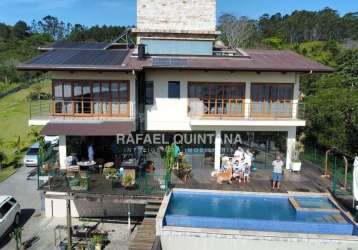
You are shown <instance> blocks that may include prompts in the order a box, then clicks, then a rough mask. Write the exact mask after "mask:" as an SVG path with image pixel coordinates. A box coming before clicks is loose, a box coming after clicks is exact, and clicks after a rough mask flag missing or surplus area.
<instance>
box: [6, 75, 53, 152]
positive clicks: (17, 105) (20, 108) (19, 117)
mask: <svg viewBox="0 0 358 250" xmlns="http://www.w3.org/2000/svg"><path fill="white" fill-rule="evenodd" d="M36 85H40V86H41V87H42V92H47V93H50V81H45V82H41V83H37V84H33V85H32V86H31V87H29V88H26V89H22V90H20V91H18V92H16V93H12V94H9V95H7V96H5V97H3V98H0V140H2V142H3V143H4V148H5V153H6V154H7V155H8V158H9V157H11V154H12V149H11V148H10V146H9V144H10V143H11V142H12V141H15V140H16V139H17V138H18V136H20V137H21V141H22V143H23V146H24V147H27V146H29V144H30V143H31V139H32V138H29V136H28V133H29V131H30V127H29V126H28V118H29V104H28V101H27V97H28V96H29V94H30V93H31V92H33V88H34V87H35V86H36Z"/></svg>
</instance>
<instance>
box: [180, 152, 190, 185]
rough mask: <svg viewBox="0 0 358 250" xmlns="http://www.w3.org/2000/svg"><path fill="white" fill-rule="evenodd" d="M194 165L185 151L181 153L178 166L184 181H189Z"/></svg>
mask: <svg viewBox="0 0 358 250" xmlns="http://www.w3.org/2000/svg"><path fill="white" fill-rule="evenodd" d="M191 170H192V166H191V164H190V163H189V161H188V160H187V159H186V158H185V155H184V153H180V155H179V168H178V171H177V173H178V177H179V178H180V179H182V180H183V181H184V182H186V181H187V179H188V177H189V176H190V174H191Z"/></svg>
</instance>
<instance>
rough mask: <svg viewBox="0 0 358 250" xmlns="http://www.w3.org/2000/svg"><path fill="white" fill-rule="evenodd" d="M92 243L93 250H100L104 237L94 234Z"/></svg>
mask: <svg viewBox="0 0 358 250" xmlns="http://www.w3.org/2000/svg"><path fill="white" fill-rule="evenodd" d="M93 241H94V243H95V249H96V250H102V248H103V243H104V237H103V235H102V234H95V235H93Z"/></svg>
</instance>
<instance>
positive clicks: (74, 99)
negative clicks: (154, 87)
mask: <svg viewBox="0 0 358 250" xmlns="http://www.w3.org/2000/svg"><path fill="white" fill-rule="evenodd" d="M53 95H54V96H53V99H54V113H55V114H60V115H78V116H92V115H106V116H126V115H128V114H129V101H130V98H129V96H130V95H129V81H100V80H98V81H84V80H77V81H69V80H65V81H64V80H57V81H54V83H53Z"/></svg>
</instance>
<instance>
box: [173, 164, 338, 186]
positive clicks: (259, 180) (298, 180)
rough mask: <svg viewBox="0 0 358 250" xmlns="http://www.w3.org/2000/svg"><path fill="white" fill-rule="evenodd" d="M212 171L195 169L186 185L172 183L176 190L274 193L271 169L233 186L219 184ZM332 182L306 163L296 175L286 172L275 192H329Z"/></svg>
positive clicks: (253, 174)
mask: <svg viewBox="0 0 358 250" xmlns="http://www.w3.org/2000/svg"><path fill="white" fill-rule="evenodd" d="M212 171H213V170H212V169H205V168H202V169H193V175H192V177H191V178H190V179H189V180H188V181H187V183H184V182H183V181H182V180H180V179H178V178H177V177H176V176H173V177H172V183H173V185H174V187H176V188H189V189H191V188H193V189H209V190H230V191H247V192H273V191H272V189H271V175H272V169H271V168H264V169H262V168H261V169H257V171H256V172H253V173H252V174H251V178H250V182H249V183H243V182H241V183H239V181H237V180H235V181H233V183H232V184H228V183H223V184H221V185H220V184H217V183H216V178H215V177H212V176H211V172H212ZM330 187H331V181H330V180H329V179H326V178H322V177H321V172H320V171H319V169H317V168H316V167H314V166H312V165H310V164H309V163H305V164H303V166H302V171H301V172H299V173H294V172H290V171H287V170H286V171H285V174H284V177H283V182H282V184H281V189H280V191H275V192H284V193H285V192H287V191H293V192H317V193H324V192H329V189H330Z"/></svg>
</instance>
